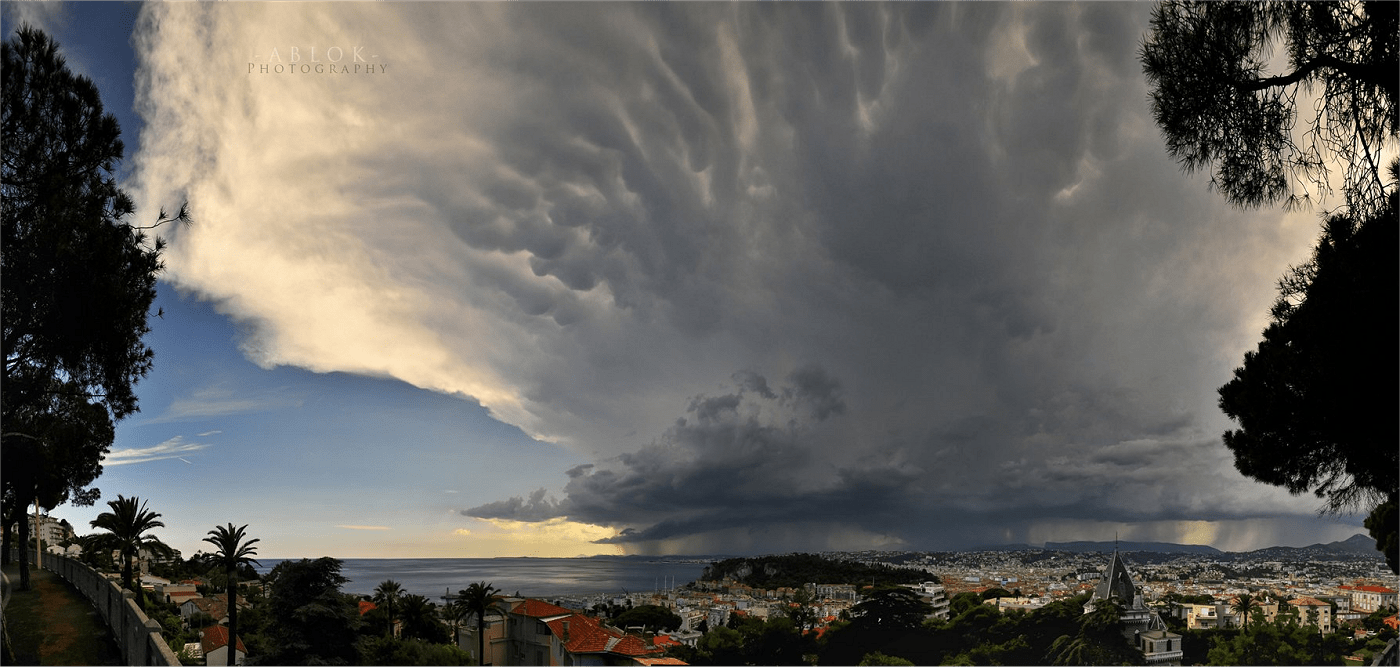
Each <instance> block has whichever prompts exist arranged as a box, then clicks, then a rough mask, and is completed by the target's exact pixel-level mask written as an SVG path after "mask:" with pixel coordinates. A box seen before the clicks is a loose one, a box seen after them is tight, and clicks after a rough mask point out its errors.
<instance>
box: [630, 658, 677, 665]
mask: <svg viewBox="0 0 1400 667" xmlns="http://www.w3.org/2000/svg"><path fill="white" fill-rule="evenodd" d="M635 660H636V661H637V663H638V664H642V665H689V664H690V663H688V662H686V661H684V660H681V659H680V658H635Z"/></svg>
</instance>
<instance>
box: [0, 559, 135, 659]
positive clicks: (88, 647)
mask: <svg viewBox="0 0 1400 667" xmlns="http://www.w3.org/2000/svg"><path fill="white" fill-rule="evenodd" d="M4 574H5V576H6V578H8V579H9V581H10V582H11V583H12V584H13V587H14V590H13V591H12V592H11V593H10V595H9V598H8V601H7V603H6V605H5V607H4V613H5V630H6V634H7V635H8V637H7V639H8V642H7V643H6V653H7V654H6V655H5V656H4V657H3V660H4V662H5V663H6V664H19V665H120V664H122V659H121V651H120V650H119V649H118V648H117V644H116V642H115V641H113V640H112V633H111V631H110V630H109V629H108V628H107V626H106V624H104V623H103V622H102V617H101V616H99V615H98V613H97V610H96V609H94V608H93V606H92V605H91V604H90V603H89V602H88V600H87V598H85V597H83V595H82V593H79V592H78V591H76V590H74V589H73V588H72V587H71V586H69V585H68V582H66V581H64V580H63V579H62V578H60V577H59V576H58V575H56V574H54V573H52V572H49V571H47V570H40V569H38V568H34V567H32V566H31V567H30V570H29V583H30V590H27V591H21V590H18V588H19V565H18V564H16V563H12V564H11V565H10V567H7V568H5V571H4ZM10 651H13V655H9V652H10ZM11 660H14V662H13V663H10V661H11Z"/></svg>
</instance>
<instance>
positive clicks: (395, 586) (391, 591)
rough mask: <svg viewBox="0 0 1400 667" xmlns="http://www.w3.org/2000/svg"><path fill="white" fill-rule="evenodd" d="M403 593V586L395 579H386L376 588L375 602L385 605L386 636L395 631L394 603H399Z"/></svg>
mask: <svg viewBox="0 0 1400 667" xmlns="http://www.w3.org/2000/svg"><path fill="white" fill-rule="evenodd" d="M402 593H403V586H401V585H399V582H397V581H394V580H393V579H385V580H384V581H383V582H381V583H380V584H379V586H377V587H375V589H374V603H375V604H377V605H379V606H381V607H384V614H385V617H386V619H387V621H386V625H385V626H384V636H385V637H388V636H389V635H390V634H392V633H393V631H394V605H395V604H397V603H398V601H399V596H400V595H401V594H402Z"/></svg>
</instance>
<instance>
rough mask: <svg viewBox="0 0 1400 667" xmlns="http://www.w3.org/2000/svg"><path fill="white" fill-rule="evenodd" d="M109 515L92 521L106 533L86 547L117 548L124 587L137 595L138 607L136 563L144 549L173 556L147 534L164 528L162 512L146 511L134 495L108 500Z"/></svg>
mask: <svg viewBox="0 0 1400 667" xmlns="http://www.w3.org/2000/svg"><path fill="white" fill-rule="evenodd" d="M107 506H108V507H110V508H112V511H110V512H103V513H101V514H99V515H97V518H96V519H93V520H92V522H91V523H92V527H93V528H96V529H98V530H105V531H107V532H105V533H98V534H96V535H94V536H92V538H91V540H90V541H89V543H88V544H87V545H85V547H86V548H90V549H115V550H117V551H119V552H121V557H122V587H123V588H126V589H127V590H129V591H131V592H132V593H135V594H136V601H137V603H138V604H140V603H141V600H142V597H143V596H142V592H141V585H140V583H139V582H137V583H136V585H135V586H133V585H132V583H133V581H132V570H133V562H134V561H135V560H136V559H137V558H138V557H139V556H140V555H141V550H142V549H145V550H146V551H148V552H150V553H151V554H154V555H157V556H170V555H172V554H173V553H174V551H173V550H171V548H170V547H169V546H167V545H166V544H165V543H164V542H161V541H160V539H158V538H157V537H156V536H154V535H148V534H147V533H149V532H150V531H152V530H155V529H156V528H164V527H165V522H163V521H161V520H160V513H159V512H152V511H150V510H148V509H146V503H145V501H143V500H141V499H140V498H137V497H135V496H133V497H131V498H126V497H123V496H120V495H118V496H117V499H116V500H109V501H107Z"/></svg>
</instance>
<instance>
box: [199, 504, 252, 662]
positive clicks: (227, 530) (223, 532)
mask: <svg viewBox="0 0 1400 667" xmlns="http://www.w3.org/2000/svg"><path fill="white" fill-rule="evenodd" d="M247 528H248V525H247V524H243V525H242V526H239V527H238V528H234V527H233V524H232V523H230V524H229V525H227V526H215V527H214V530H211V531H209V537H206V538H204V541H205V542H208V543H210V544H212V545H214V548H215V551H214V553H211V554H208V555H206V556H205V558H206V559H207V561H208V562H209V563H210V564H212V565H215V566H222V567H223V568H224V575H225V577H226V578H227V579H228V583H227V585H226V586H225V591H227V593H228V645H229V646H230V647H234V646H237V645H238V568H239V566H242V565H249V564H252V563H257V562H258V560H257V559H256V558H253V555H254V554H256V553H258V549H257V547H254V546H253V544H254V543H255V542H258V541H259V540H257V539H252V540H246V541H245V539H244V538H246V537H247V535H246V534H245V533H244V530H246V529H247ZM227 655H228V663H227V664H230V665H232V664H233V660H234V651H233V649H232V648H230V649H229V651H228V653H227Z"/></svg>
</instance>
